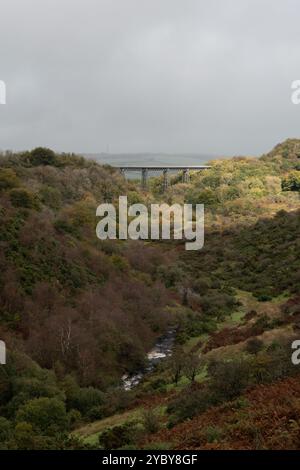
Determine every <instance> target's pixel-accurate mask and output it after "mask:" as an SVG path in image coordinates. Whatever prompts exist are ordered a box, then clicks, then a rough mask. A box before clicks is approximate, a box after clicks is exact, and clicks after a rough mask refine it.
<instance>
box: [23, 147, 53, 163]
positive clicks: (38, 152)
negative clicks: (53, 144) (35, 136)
mask: <svg viewBox="0 0 300 470" xmlns="http://www.w3.org/2000/svg"><path fill="white" fill-rule="evenodd" d="M29 160H30V163H31V165H33V166H38V165H55V163H56V157H55V153H54V152H53V150H50V149H48V148H44V147H37V148H35V149H33V150H32V151H31V152H30V154H29Z"/></svg>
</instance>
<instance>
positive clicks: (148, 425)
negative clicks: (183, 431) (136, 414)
mask: <svg viewBox="0 0 300 470" xmlns="http://www.w3.org/2000/svg"><path fill="white" fill-rule="evenodd" d="M143 425H144V428H145V430H146V432H147V433H149V434H152V433H155V432H157V431H158V430H159V417H158V414H157V412H156V411H155V410H154V409H153V408H148V409H146V410H144V411H143Z"/></svg>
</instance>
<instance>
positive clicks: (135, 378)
mask: <svg viewBox="0 0 300 470" xmlns="http://www.w3.org/2000/svg"><path fill="white" fill-rule="evenodd" d="M175 335H176V328H175V327H172V328H169V329H168V330H167V332H166V333H165V334H164V335H163V336H161V337H160V338H159V339H158V340H157V342H156V343H155V346H154V347H153V348H152V349H151V350H150V351H149V352H148V353H147V364H146V367H145V368H144V369H141V370H138V371H136V372H134V373H132V374H125V375H123V377H122V386H123V388H124V390H127V391H128V390H132V389H133V388H134V387H136V386H137V385H138V384H139V383H140V382H141V381H142V379H143V377H144V375H145V374H147V373H149V372H152V371H153V370H154V369H155V367H156V366H157V364H158V363H159V362H161V361H162V360H164V359H166V358H167V357H169V356H171V355H172V350H173V346H174V340H175Z"/></svg>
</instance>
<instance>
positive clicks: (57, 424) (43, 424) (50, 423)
mask: <svg viewBox="0 0 300 470" xmlns="http://www.w3.org/2000/svg"><path fill="white" fill-rule="evenodd" d="M17 422H26V423H29V424H30V425H31V426H32V428H33V429H34V430H36V431H38V432H39V431H41V432H42V433H45V434H46V435H50V436H51V435H55V434H56V433H57V432H62V431H66V430H67V429H68V417H67V413H66V409H65V405H64V403H63V402H62V401H60V400H57V399H56V398H45V397H43V398H34V399H33V400H30V401H28V402H27V403H26V404H25V405H23V406H22V407H21V408H20V409H19V411H18V413H17Z"/></svg>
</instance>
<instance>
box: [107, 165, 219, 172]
mask: <svg viewBox="0 0 300 470" xmlns="http://www.w3.org/2000/svg"><path fill="white" fill-rule="evenodd" d="M115 168H120V170H130V171H141V170H150V171H155V170H157V171H161V170H205V169H206V168H211V167H210V166H208V165H132V166H130V165H120V166H115Z"/></svg>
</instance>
